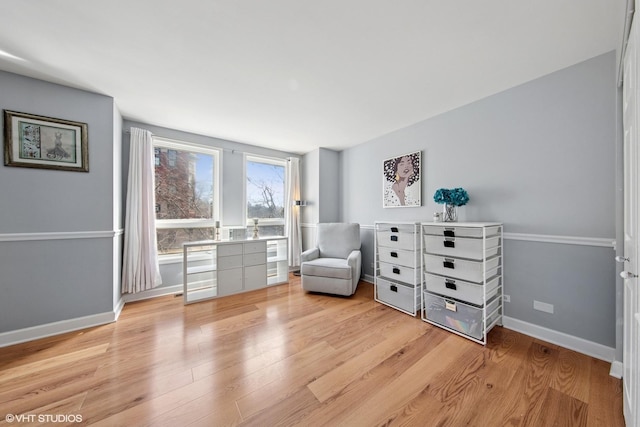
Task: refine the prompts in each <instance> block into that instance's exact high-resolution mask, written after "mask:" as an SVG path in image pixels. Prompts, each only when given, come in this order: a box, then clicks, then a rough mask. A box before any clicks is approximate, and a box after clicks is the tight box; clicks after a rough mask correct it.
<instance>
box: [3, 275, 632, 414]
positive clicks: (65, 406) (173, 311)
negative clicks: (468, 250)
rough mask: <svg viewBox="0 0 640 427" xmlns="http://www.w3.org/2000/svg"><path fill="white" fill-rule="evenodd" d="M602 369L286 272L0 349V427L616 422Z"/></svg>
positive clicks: (515, 338)
mask: <svg viewBox="0 0 640 427" xmlns="http://www.w3.org/2000/svg"><path fill="white" fill-rule="evenodd" d="M609 367H610V365H609V364H608V363H605V362H602V361H600V360H596V359H593V358H590V357H587V356H584V355H581V354H577V353H574V352H572V351H570V350H566V349H563V348H560V347H558V346H555V345H552V344H549V343H545V342H542V341H540V340H537V339H534V338H531V337H528V336H525V335H522V334H520V333H518V332H515V331H511V330H508V329H505V328H502V327H496V328H494V329H493V330H492V331H491V333H490V334H489V337H488V344H487V346H486V347H483V346H481V345H478V344H476V343H473V342H471V341H469V340H465V339H464V338H461V337H459V336H457V335H452V334H450V333H449V332H447V331H444V330H442V329H440V328H437V327H435V326H433V325H431V324H427V323H425V322H422V321H421V320H420V319H419V317H411V316H408V315H406V314H404V313H401V312H399V311H396V310H393V309H392V308H390V307H388V306H384V305H381V304H378V303H376V302H375V301H373V287H372V285H371V284H368V283H360V285H359V286H358V289H357V291H356V293H355V294H354V295H353V296H351V297H335V296H330V295H323V294H317V293H309V292H305V291H303V290H302V289H301V288H300V279H299V277H294V276H290V283H289V284H286V285H279V286H275V287H270V288H267V289H261V290H257V291H252V292H249V293H247V294H242V295H232V296H228V297H224V298H219V299H216V300H210V301H204V302H200V303H197V304H191V305H188V306H184V305H183V304H182V299H181V298H176V297H173V296H165V297H159V298H154V299H151V300H145V301H139V302H135V303H128V304H127V305H126V306H125V307H124V309H123V311H122V313H121V315H120V319H119V320H118V321H117V322H116V323H112V324H109V325H104V326H100V327H94V328H88V329H85V330H83V331H77V332H72V333H67V334H63V335H59V336H56V337H50V338H46V339H42V340H37V341H33V342H29V343H23V344H18V345H15V346H11V347H6V348H0V426H3V425H16V424H15V423H13V424H7V422H6V421H5V420H4V419H3V416H4V415H6V414H8V413H14V414H35V413H54V412H55V413H65V414H78V415H81V416H82V420H83V422H82V424H83V425H92V426H93V425H97V426H102V427H111V426H123V427H124V426H127V427H129V426H153V427H156V426H175V425H190V426H209V425H215V426H219V425H247V426H253V425H255V426H258V425H260V426H264V425H268V426H271V425H287V426H289V425H298V426H305V427H307V426H316V425H331V426H334V425H345V426H360V425H402V426H421V427H423V426H458V425H468V426H478V427H487V426H502V425H509V426H536V427H538V426H539V425H586V426H603V425H605V426H607V427H618V426H623V425H624V420H623V417H622V385H621V384H622V383H621V381H620V380H617V379H615V378H612V377H610V376H609ZM540 423H543V424H540ZM67 424H68V425H76V424H75V423H73V424H72V423H67ZM21 425H26V424H21ZM56 425H65V423H56Z"/></svg>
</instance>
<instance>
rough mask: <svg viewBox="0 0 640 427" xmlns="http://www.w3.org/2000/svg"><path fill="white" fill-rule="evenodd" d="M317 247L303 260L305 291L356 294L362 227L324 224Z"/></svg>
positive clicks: (308, 250)
mask: <svg viewBox="0 0 640 427" xmlns="http://www.w3.org/2000/svg"><path fill="white" fill-rule="evenodd" d="M317 233H318V234H317V247H315V248H312V249H307V250H306V251H304V252H303V253H302V255H301V257H300V261H301V263H300V275H301V281H302V288H303V289H304V290H306V291H313V292H324V293H328V294H336V295H347V296H348V295H353V293H354V292H355V291H356V288H357V286H358V281H359V280H360V272H361V270H362V254H361V253H360V244H361V243H360V225H359V224H345V223H321V224H318V228H317Z"/></svg>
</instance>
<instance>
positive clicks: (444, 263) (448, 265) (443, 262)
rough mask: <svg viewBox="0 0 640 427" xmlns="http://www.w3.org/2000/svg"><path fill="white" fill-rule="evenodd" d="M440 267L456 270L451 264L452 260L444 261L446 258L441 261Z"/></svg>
mask: <svg viewBox="0 0 640 427" xmlns="http://www.w3.org/2000/svg"><path fill="white" fill-rule="evenodd" d="M442 266H443V267H444V268H450V269H452V270H453V269H455V268H456V266H455V265H454V263H453V260H452V259H446V258H445V259H444V261H442Z"/></svg>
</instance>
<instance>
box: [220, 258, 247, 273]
mask: <svg viewBox="0 0 640 427" xmlns="http://www.w3.org/2000/svg"><path fill="white" fill-rule="evenodd" d="M237 267H242V255H231V256H220V254H218V270H228V269H230V268H237Z"/></svg>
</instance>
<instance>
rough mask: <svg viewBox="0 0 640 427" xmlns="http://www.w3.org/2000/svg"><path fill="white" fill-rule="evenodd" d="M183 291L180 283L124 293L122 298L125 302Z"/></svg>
mask: <svg viewBox="0 0 640 427" xmlns="http://www.w3.org/2000/svg"><path fill="white" fill-rule="evenodd" d="M182 291H183V286H182V285H173V286H163V287H159V288H155V289H149V290H148V291H142V292H138V293H135V294H124V295H122V299H123V300H124V302H125V303H127V302H133V301H142V300H145V299H150V298H155V297H163V296H165V295H175V294H181V293H182Z"/></svg>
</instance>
